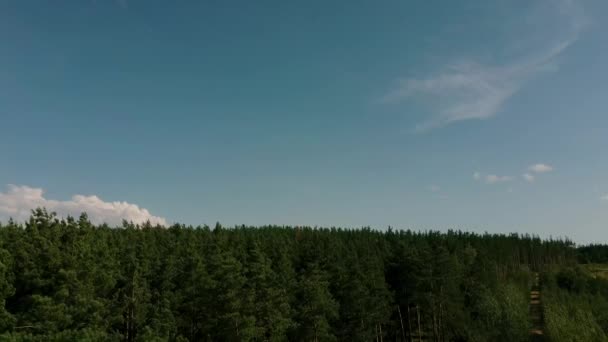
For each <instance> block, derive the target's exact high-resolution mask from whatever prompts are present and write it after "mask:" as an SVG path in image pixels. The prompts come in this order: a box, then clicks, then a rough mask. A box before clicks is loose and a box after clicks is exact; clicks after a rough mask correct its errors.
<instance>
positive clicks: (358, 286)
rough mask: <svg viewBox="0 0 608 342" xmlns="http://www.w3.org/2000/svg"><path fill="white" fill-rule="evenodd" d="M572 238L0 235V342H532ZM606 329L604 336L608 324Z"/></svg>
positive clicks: (59, 229)
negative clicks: (540, 279)
mask: <svg viewBox="0 0 608 342" xmlns="http://www.w3.org/2000/svg"><path fill="white" fill-rule="evenodd" d="M577 257H578V255H577V251H576V249H575V248H574V246H573V244H572V243H571V242H570V241H567V240H541V239H540V238H538V237H533V236H528V235H525V236H522V235H517V234H511V235H495V234H474V233H465V232H461V231H448V232H447V233H439V232H412V231H396V230H391V229H389V230H388V231H385V232H379V231H374V230H371V229H360V230H348V229H338V228H331V229H313V228H309V227H278V226H266V227H258V228H254V227H245V226H242V227H233V228H230V229H226V228H223V227H222V226H221V225H219V224H217V225H216V226H215V227H213V228H211V227H207V226H202V227H189V226H183V225H174V226H172V227H170V228H162V227H153V226H151V225H149V224H144V225H142V226H136V225H133V224H129V223H126V222H125V223H124V224H123V227H121V229H116V228H110V227H108V226H105V225H101V226H95V225H92V224H91V223H90V222H89V220H88V219H87V216H86V215H85V214H83V215H82V216H81V217H80V218H79V219H74V218H67V219H65V220H63V219H61V220H60V219H58V218H57V217H56V216H55V215H54V214H53V213H48V212H46V211H45V210H44V209H38V210H36V211H34V212H33V213H32V216H31V217H30V219H29V220H28V221H27V222H26V223H25V224H23V225H20V224H16V223H14V222H8V223H7V224H4V225H0V340H10V341H75V340H83V341H119V340H123V341H287V340H289V341H525V340H527V338H528V329H529V327H530V323H529V317H528V296H529V292H528V291H529V287H530V284H531V281H532V278H533V276H532V274H533V272H534V271H539V270H543V269H548V268H551V269H556V268H558V267H562V266H570V267H575V264H576V262H577ZM604 328H606V325H604Z"/></svg>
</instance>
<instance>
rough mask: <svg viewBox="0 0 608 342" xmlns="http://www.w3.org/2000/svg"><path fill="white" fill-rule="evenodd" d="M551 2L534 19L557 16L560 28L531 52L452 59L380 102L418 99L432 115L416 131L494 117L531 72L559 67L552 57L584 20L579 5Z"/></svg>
mask: <svg viewBox="0 0 608 342" xmlns="http://www.w3.org/2000/svg"><path fill="white" fill-rule="evenodd" d="M539 3H541V4H544V3H542V2H539ZM555 4H556V5H555ZM555 4H554V5H553V6H552V8H549V9H547V8H544V9H543V10H542V11H539V13H535V18H536V16H538V18H536V19H538V20H541V19H543V18H545V17H547V16H556V17H558V18H560V19H561V20H560V23H558V24H559V27H560V28H562V29H561V32H560V30H556V31H558V32H560V34H559V36H558V37H553V38H549V39H546V38H544V39H543V40H544V44H534V46H533V48H532V49H529V51H532V53H530V54H528V55H525V56H523V57H520V58H519V59H511V60H510V61H508V62H506V63H504V64H502V65H484V64H480V63H477V62H475V61H473V60H470V59H469V58H465V60H467V61H466V62H464V63H462V62H460V63H451V64H449V65H448V66H447V67H444V68H443V69H442V70H440V71H438V72H435V73H433V74H431V75H429V76H425V77H422V78H406V79H400V80H398V82H397V85H396V86H395V87H394V88H393V89H391V90H390V91H389V92H388V93H387V94H385V95H384V96H383V98H382V102H384V103H399V102H402V101H404V100H406V99H410V98H412V97H414V96H416V97H417V98H418V99H420V100H422V101H423V102H424V103H425V104H426V105H427V106H428V107H430V109H431V110H432V111H433V112H434V113H435V114H434V115H433V116H432V117H431V118H430V119H429V120H427V121H425V122H422V123H420V124H418V125H417V130H418V131H424V130H428V129H432V128H436V127H441V126H445V125H448V124H451V123H454V122H457V121H463V120H471V119H478V120H482V119H488V118H491V117H493V116H495V115H496V114H497V113H498V111H499V110H500V109H501V108H502V106H503V105H504V104H505V102H506V101H507V100H508V99H509V98H510V97H511V96H513V95H514V94H515V93H517V92H518V91H519V90H521V88H522V87H524V86H525V85H526V83H527V82H528V81H530V80H531V79H532V78H533V77H534V76H536V75H538V74H539V73H541V72H546V71H555V70H557V64H556V61H555V60H556V58H557V57H558V56H559V55H560V54H562V52H564V50H566V49H567V48H568V47H569V46H571V45H572V44H573V43H574V42H575V41H576V40H577V39H578V36H579V33H580V31H581V30H582V28H583V27H584V25H585V23H586V21H587V19H586V16H585V14H584V13H583V10H582V8H581V7H580V6H578V4H577V3H576V2H575V1H570V0H561V1H555ZM539 7H542V6H540V5H539ZM547 11H551V12H552V13H547ZM538 20H536V21H538ZM531 21H534V20H531ZM535 25H536V26H538V25H539V24H538V23H535ZM540 26H543V25H540ZM536 28H537V27H536ZM536 28H534V29H536ZM518 39H520V38H518Z"/></svg>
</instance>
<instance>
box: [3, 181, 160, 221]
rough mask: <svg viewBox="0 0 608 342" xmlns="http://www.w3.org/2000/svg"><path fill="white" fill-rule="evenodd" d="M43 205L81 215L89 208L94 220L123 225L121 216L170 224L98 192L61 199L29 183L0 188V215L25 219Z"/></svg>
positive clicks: (130, 219)
mask: <svg viewBox="0 0 608 342" xmlns="http://www.w3.org/2000/svg"><path fill="white" fill-rule="evenodd" d="M38 207H44V208H46V209H48V210H49V211H54V212H56V213H57V214H58V215H59V216H63V217H66V216H67V215H71V216H78V215H80V214H81V213H82V212H86V213H87V214H88V216H89V219H90V220H91V222H93V223H104V222H105V223H107V224H109V225H120V224H121V223H122V220H123V219H125V220H127V221H132V222H134V223H143V222H146V221H150V223H152V224H160V225H163V226H166V225H167V221H166V220H165V219H164V218H163V217H160V216H154V215H152V214H150V212H149V211H148V210H147V209H145V208H140V207H139V206H137V205H136V204H132V203H127V202H105V201H103V200H102V199H100V198H99V197H97V196H83V195H74V196H72V199H71V200H67V201H60V200H53V199H47V198H45V197H44V190H43V189H40V188H32V187H29V186H16V185H9V186H8V191H7V192H0V219H8V218H13V219H14V220H17V221H24V220H26V219H27V218H28V217H29V215H30V211H31V210H32V209H36V208H38Z"/></svg>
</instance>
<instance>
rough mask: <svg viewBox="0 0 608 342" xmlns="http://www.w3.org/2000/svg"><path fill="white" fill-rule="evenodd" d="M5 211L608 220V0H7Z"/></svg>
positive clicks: (469, 221)
mask: <svg viewBox="0 0 608 342" xmlns="http://www.w3.org/2000/svg"><path fill="white" fill-rule="evenodd" d="M0 41H1V42H2V43H1V44H0V221H3V222H6V220H8V218H9V217H12V218H14V219H16V220H24V219H26V218H27V216H28V215H29V213H30V210H31V209H32V208H35V207H40V206H43V207H46V208H48V209H49V210H52V211H56V212H57V213H58V214H59V215H60V216H65V215H68V214H70V215H75V216H77V215H79V213H80V212H82V211H86V212H88V213H89V216H90V217H91V219H92V220H93V221H94V222H96V223H100V222H107V223H110V224H119V222H121V220H122V219H127V220H131V221H134V222H136V223H137V222H143V221H146V220H150V221H151V222H152V223H159V224H163V225H169V224H172V223H175V222H180V223H185V224H192V225H198V224H209V225H213V224H215V222H217V221H219V222H221V223H222V224H224V225H228V226H230V225H235V224H247V225H264V224H278V225H310V226H324V227H330V226H341V227H350V228H357V227H363V226H371V227H372V228H376V229H386V228H387V227H388V226H391V227H393V228H395V229H420V230H428V229H433V230H447V229H462V230H470V231H476V232H486V231H487V232H491V233H510V232H518V233H530V234H536V235H540V236H542V237H545V238H549V237H569V238H571V239H573V240H574V241H576V242H578V243H588V242H608V157H607V154H606V147H608V112H607V108H608V96H607V94H608V85H607V83H606V82H607V80H608V63H606V62H605V61H607V60H608V2H606V1H603V0H587V1H585V0H580V1H578V0H515V1H506V0H499V1H481V0H476V1H472V0H465V1H438V0H425V1H421V0H416V1H403V0H400V1H396V0H387V1H381V2H378V1H316V0H311V1H303V2H292V1H271V0H268V1H180V2H169V1H152V0H145V1H136V0H122V1H113V0H106V1H102V0H97V1H92V0H91V1H85V0H79V1H53V2H45V1H43V2H40V1H29V0H20V1H2V2H0Z"/></svg>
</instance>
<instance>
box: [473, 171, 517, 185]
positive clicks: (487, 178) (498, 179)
mask: <svg viewBox="0 0 608 342" xmlns="http://www.w3.org/2000/svg"><path fill="white" fill-rule="evenodd" d="M473 179H474V180H476V181H481V180H483V181H484V182H485V183H486V184H496V183H504V182H510V181H512V180H513V177H511V176H499V175H483V174H481V173H479V172H475V173H474V174H473Z"/></svg>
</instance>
